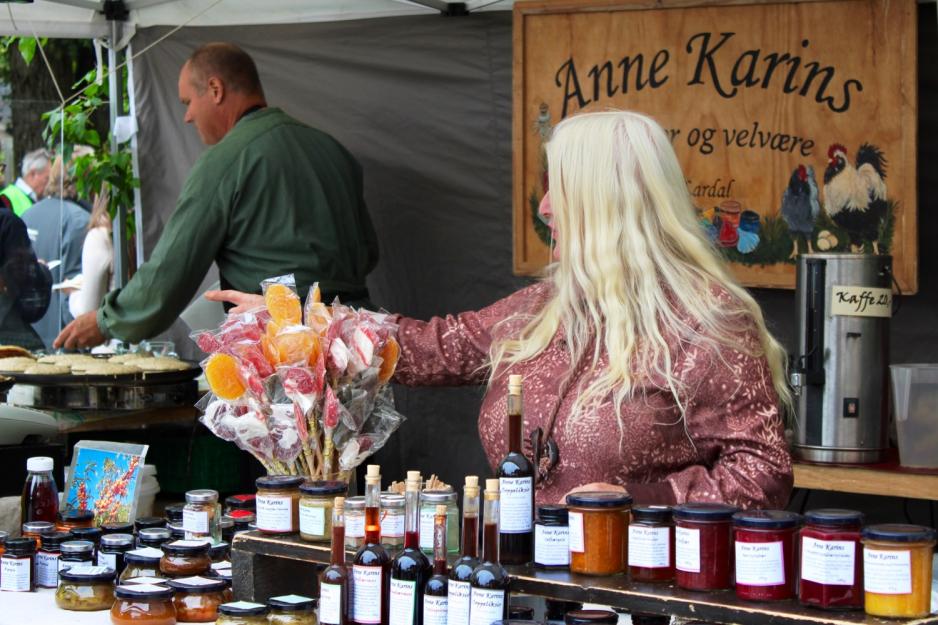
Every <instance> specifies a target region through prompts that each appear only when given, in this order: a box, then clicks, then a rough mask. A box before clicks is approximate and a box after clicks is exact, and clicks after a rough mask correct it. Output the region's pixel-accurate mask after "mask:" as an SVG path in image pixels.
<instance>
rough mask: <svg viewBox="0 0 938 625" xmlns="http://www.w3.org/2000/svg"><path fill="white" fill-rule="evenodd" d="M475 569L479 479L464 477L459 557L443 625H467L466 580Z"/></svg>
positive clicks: (454, 570)
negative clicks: (445, 624)
mask: <svg viewBox="0 0 938 625" xmlns="http://www.w3.org/2000/svg"><path fill="white" fill-rule="evenodd" d="M477 566H479V478H478V476H476V475H467V476H466V485H465V486H464V487H463V497H462V553H461V554H460V556H459V558H458V559H457V560H456V561H455V562H453V568H452V569H450V572H449V585H448V587H447V600H446V621H447V625H469V594H470V585H469V578H470V577H472V572H473V571H474V570H475V568H476V567H477Z"/></svg>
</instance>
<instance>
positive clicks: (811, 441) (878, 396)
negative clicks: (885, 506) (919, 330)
mask: <svg viewBox="0 0 938 625" xmlns="http://www.w3.org/2000/svg"><path fill="white" fill-rule="evenodd" d="M795 288H796V292H795V302H796V306H797V319H798V342H797V346H796V348H795V352H794V360H793V363H792V367H791V384H792V389H793V392H794V395H795V397H794V400H795V412H796V419H797V424H796V436H795V445H794V453H795V456H796V457H798V458H800V459H802V460H806V461H808V462H824V463H826V462H829V463H856V464H863V463H875V462H880V461H882V460H883V458H884V455H885V452H886V450H887V448H888V429H887V425H888V415H889V412H888V392H887V388H888V387H887V384H888V372H889V367H888V364H889V363H888V360H889V319H890V317H891V315H892V257H891V256H879V255H869V254H803V255H801V256H799V257H798V273H797V279H796V287H795Z"/></svg>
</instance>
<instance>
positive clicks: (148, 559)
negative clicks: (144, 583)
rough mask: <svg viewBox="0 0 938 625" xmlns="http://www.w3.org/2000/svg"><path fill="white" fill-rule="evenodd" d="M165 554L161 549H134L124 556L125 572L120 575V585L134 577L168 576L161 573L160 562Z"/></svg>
mask: <svg viewBox="0 0 938 625" xmlns="http://www.w3.org/2000/svg"><path fill="white" fill-rule="evenodd" d="M162 558H163V552H162V551H160V550H159V549H153V548H150V547H142V548H140V549H132V550H131V551H128V552H127V553H125V554H124V572H123V573H121V575H120V583H122V584H123V583H124V581H126V580H128V579H131V578H133V577H159V578H165V577H166V576H165V575H163V574H162V573H161V572H160V560H161V559H162Z"/></svg>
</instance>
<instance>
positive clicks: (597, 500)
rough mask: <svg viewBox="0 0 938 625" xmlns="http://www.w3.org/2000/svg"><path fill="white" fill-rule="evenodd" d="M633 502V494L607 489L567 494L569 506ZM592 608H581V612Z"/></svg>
mask: <svg viewBox="0 0 938 625" xmlns="http://www.w3.org/2000/svg"><path fill="white" fill-rule="evenodd" d="M631 503H632V496H631V495H628V494H626V493H612V492H606V491H596V492H585V493H573V494H572V495H567V505H568V506H581V507H583V508H619V507H621V506H627V505H629V504H631ZM584 611H586V612H589V611H590V610H580V612H584Z"/></svg>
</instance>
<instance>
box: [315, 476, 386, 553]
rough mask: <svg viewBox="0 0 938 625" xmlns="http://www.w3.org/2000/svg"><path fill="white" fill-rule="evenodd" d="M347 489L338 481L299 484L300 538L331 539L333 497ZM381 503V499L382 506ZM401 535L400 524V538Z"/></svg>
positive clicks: (382, 527)
mask: <svg viewBox="0 0 938 625" xmlns="http://www.w3.org/2000/svg"><path fill="white" fill-rule="evenodd" d="M347 490H348V485H347V484H346V483H345V482H339V481H319V482H307V483H306V484H303V485H302V486H300V538H302V539H303V540H309V541H312V542H329V541H330V540H332V507H333V505H334V503H335V498H336V497H344V496H345V493H346V491H347ZM383 504H384V502H383V501H382V507H383ZM382 512H383V511H382ZM381 531H382V532H383V531H384V523H383V522H382V523H381ZM403 536H404V530H403V525H402V526H401V537H402V539H403Z"/></svg>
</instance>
